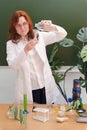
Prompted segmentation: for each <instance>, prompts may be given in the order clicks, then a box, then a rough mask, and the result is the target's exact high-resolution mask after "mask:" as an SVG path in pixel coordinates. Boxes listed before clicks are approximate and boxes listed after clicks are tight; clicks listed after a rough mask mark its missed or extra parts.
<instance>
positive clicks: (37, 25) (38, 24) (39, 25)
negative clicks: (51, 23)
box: [35, 22, 44, 31]
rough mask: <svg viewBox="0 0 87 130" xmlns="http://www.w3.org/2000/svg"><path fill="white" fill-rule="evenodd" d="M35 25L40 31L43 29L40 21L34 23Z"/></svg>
mask: <svg viewBox="0 0 87 130" xmlns="http://www.w3.org/2000/svg"><path fill="white" fill-rule="evenodd" d="M35 27H36V28H37V29H38V30H40V31H43V27H44V26H43V24H42V23H41V22H38V23H35Z"/></svg>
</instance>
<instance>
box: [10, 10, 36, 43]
mask: <svg viewBox="0 0 87 130" xmlns="http://www.w3.org/2000/svg"><path fill="white" fill-rule="evenodd" d="M21 16H23V17H25V19H26V21H27V22H28V25H29V32H28V34H27V36H28V39H33V38H34V31H33V23H32V21H31V18H30V16H29V15H28V14H27V13H26V12H25V11H22V10H18V11H16V12H14V14H13V15H12V17H11V20H10V25H9V40H12V41H13V42H14V43H15V44H17V42H18V41H19V40H20V38H21V36H20V35H19V34H18V33H17V31H16V28H15V26H16V25H17V23H18V21H19V17H21Z"/></svg>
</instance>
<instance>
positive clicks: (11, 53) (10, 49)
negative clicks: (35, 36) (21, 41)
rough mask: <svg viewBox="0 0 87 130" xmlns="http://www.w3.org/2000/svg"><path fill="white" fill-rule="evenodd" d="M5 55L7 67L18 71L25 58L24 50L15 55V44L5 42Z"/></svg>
mask: <svg viewBox="0 0 87 130" xmlns="http://www.w3.org/2000/svg"><path fill="white" fill-rule="evenodd" d="M6 53H7V57H6V60H7V62H8V65H9V66H10V67H11V68H13V69H19V68H20V66H21V65H22V63H23V62H24V61H25V60H26V58H27V56H26V54H25V52H24V49H23V50H22V51H21V52H20V53H19V54H16V49H15V44H12V43H11V42H7V44H6Z"/></svg>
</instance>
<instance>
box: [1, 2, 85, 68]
mask: <svg viewBox="0 0 87 130" xmlns="http://www.w3.org/2000/svg"><path fill="white" fill-rule="evenodd" d="M19 9H21V10H25V11H27V12H28V13H29V14H30V16H31V19H32V21H33V23H34V24H35V23H36V22H38V21H40V20H41V19H50V20H52V21H53V23H55V24H58V25H60V26H63V27H64V28H65V29H66V30H67V32H68V36H67V37H68V38H71V39H73V40H74V41H75V43H76V44H78V45H80V43H78V41H77V39H76V34H77V32H78V30H79V29H80V28H81V27H83V26H87V0H0V66H5V65H7V62H6V41H7V40H8V26H9V21H10V17H11V15H12V14H13V12H14V11H16V10H19ZM51 49H52V46H48V47H47V54H48V55H49V53H50V50H51ZM76 55H77V50H76V49H75V48H73V47H70V48H62V47H60V46H59V52H58V54H57V55H56V56H57V57H58V56H60V57H62V59H63V60H64V61H65V65H76V62H77V56H76Z"/></svg>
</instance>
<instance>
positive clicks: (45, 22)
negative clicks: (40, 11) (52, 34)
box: [41, 20, 52, 25]
mask: <svg viewBox="0 0 87 130" xmlns="http://www.w3.org/2000/svg"><path fill="white" fill-rule="evenodd" d="M41 23H42V24H44V25H51V24H52V21H51V20H41Z"/></svg>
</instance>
